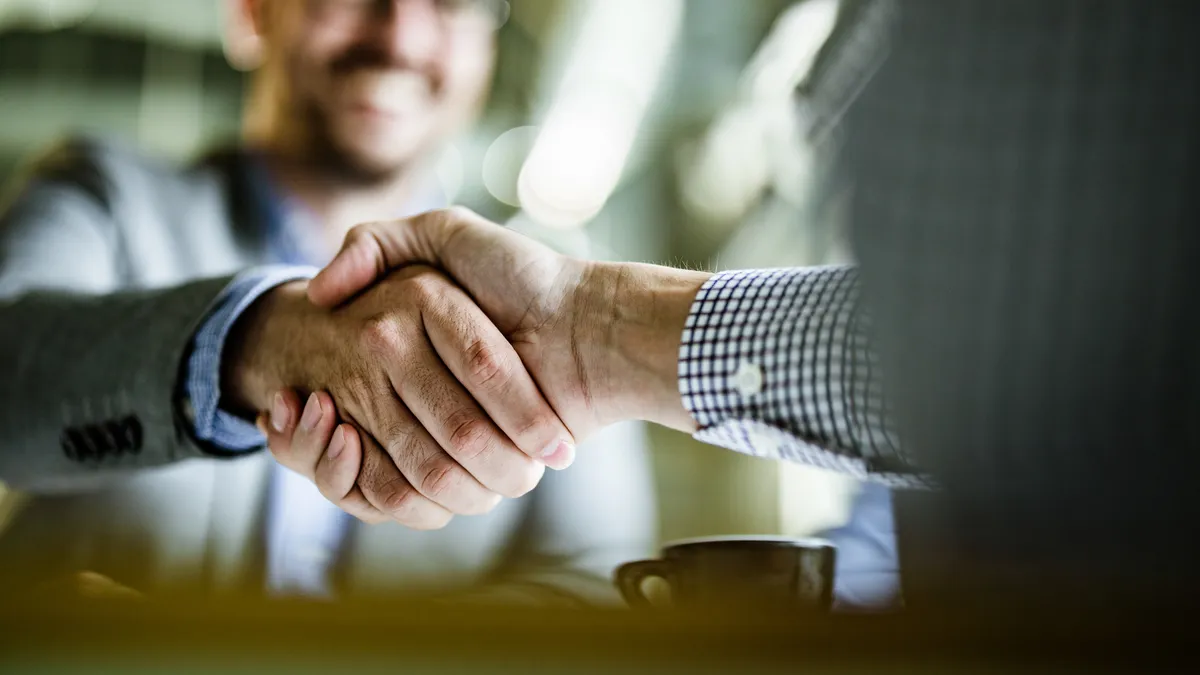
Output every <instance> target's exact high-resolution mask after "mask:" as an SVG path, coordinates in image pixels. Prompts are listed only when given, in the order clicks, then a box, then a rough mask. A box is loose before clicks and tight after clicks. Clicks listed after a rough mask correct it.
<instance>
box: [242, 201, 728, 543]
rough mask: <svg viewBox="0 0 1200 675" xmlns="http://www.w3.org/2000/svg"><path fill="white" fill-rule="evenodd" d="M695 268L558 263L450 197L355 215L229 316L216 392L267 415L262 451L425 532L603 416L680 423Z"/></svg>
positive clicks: (557, 459) (556, 465)
mask: <svg viewBox="0 0 1200 675" xmlns="http://www.w3.org/2000/svg"><path fill="white" fill-rule="evenodd" d="M706 279H707V275H705V274H699V273H694V272H682V271H679V270H671V269H667V268H661V267H654V266H650V265H636V264H611V263H594V262H587V261H583V260H577V259H573V258H569V257H566V256H563V255H560V254H558V253H556V252H555V251H553V250H551V249H550V248H548V247H546V246H543V245H541V244H539V243H537V242H535V241H533V240H531V239H528V238H526V237H524V236H522V235H520V234H517V233H515V232H512V231H509V230H506V229H505V228H503V227H500V226H498V225H495V224H493V223H490V222H488V221H486V220H484V219H483V218H481V217H479V216H477V215H475V214H474V213H472V212H470V211H467V210H464V209H457V208H456V209H449V210H445V211H436V212H431V213H427V214H424V215H421V216H417V217H415V218H412V219H408V220H402V221H393V222H381V223H371V224H366V225H360V226H358V227H356V228H354V229H353V230H351V232H350V234H349V235H348V237H347V239H346V242H345V244H344V246H343V247H342V250H341V251H340V252H339V253H338V255H337V256H336V257H335V258H334V260H333V261H332V262H331V263H330V264H329V266H328V267H326V268H325V269H324V270H322V271H321V272H320V274H318V275H317V276H316V278H314V279H313V280H312V281H311V282H297V283H291V284H285V285H283V286H280V287H278V288H276V289H274V290H272V291H270V292H269V293H267V294H266V295H264V296H262V297H261V298H259V300H258V301H257V302H256V303H255V304H254V305H253V306H252V307H251V309H250V310H249V311H247V312H246V313H245V314H243V315H242V317H241V318H240V319H239V321H238V323H237V325H235V326H234V329H233V333H232V334H231V335H230V338H229V340H228V341H227V343H226V344H227V348H226V350H227V353H226V354H225V355H224V358H223V361H222V374H221V382H222V398H223V399H224V400H225V401H226V407H232V408H235V409H237V410H240V411H244V412H246V413H251V411H269V412H263V413H259V414H258V422H259V427H260V428H261V429H262V430H263V431H264V433H266V434H267V438H268V444H269V446H270V448H271V452H272V453H273V454H274V455H275V457H276V459H277V460H278V461H279V462H280V463H281V464H283V465H285V466H287V467H288V468H290V469H292V470H294V471H296V472H298V473H300V474H301V475H304V476H307V477H309V478H310V479H312V480H313V481H314V482H315V483H316V485H317V487H318V488H319V489H320V490H321V493H322V494H323V495H324V496H325V497H326V498H327V499H329V500H330V501H332V502H333V503H335V504H337V505H338V506H339V507H340V508H342V509H343V510H345V511H346V512H347V513H350V514H351V515H353V516H355V517H357V518H359V519H361V520H363V521H365V522H372V523H374V522H382V521H386V520H396V521H398V522H400V523H402V524H404V525H407V526H409V527H412V528H416V529H436V528H440V527H443V526H445V525H446V524H447V523H448V522H449V521H450V519H451V518H452V517H453V516H454V515H455V514H462V515H468V514H480V513H485V512H487V511H489V510H491V509H492V508H493V507H495V506H496V505H497V504H498V503H499V502H500V500H501V499H502V498H504V497H519V496H521V495H523V494H525V493H527V492H528V491H530V490H532V489H533V488H534V487H536V486H537V484H538V482H539V481H540V479H541V477H542V474H543V472H544V471H545V468H546V467H550V468H551V469H559V470H561V469H565V468H567V467H568V466H569V465H570V464H571V462H572V461H573V459H574V456H575V446H576V443H578V442H580V441H582V440H584V439H585V438H586V437H587V436H588V435H589V434H591V433H593V432H594V431H596V430H598V429H600V428H602V427H604V426H606V425H608V424H611V423H614V422H618V421H622V420H628V419H644V420H649V421H654V422H658V423H661V424H665V425H667V426H671V427H674V428H678V429H683V430H690V429H693V428H694V422H693V421H692V420H691V418H690V416H689V415H688V414H687V412H686V411H685V410H684V408H683V404H682V401H681V398H680V395H679V391H678V385H677V381H676V377H677V355H678V350H679V343H680V336H681V334H682V331H683V327H684V323H685V321H686V317H687V314H688V310H689V308H690V306H691V302H692V300H693V298H694V297H695V295H696V293H697V292H698V291H699V289H700V287H701V286H702V285H703V284H704V282H705V280H706ZM297 392H304V393H306V394H307V400H306V402H305V403H304V404H303V406H301V402H300V395H299V394H298V393H297Z"/></svg>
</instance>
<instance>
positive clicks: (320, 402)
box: [267, 391, 337, 480]
mask: <svg viewBox="0 0 1200 675" xmlns="http://www.w3.org/2000/svg"><path fill="white" fill-rule="evenodd" d="M287 394H290V395H291V396H292V397H294V396H295V393H294V392H291V391H288V392H287ZM281 398H282V399H283V400H284V401H285V402H286V401H288V396H287V395H283V396H282V397H281ZM289 405H290V402H289ZM288 416H289V419H290V420H295V423H294V424H293V426H291V427H290V428H289V429H287V430H286V431H284V432H280V431H278V430H276V429H275V428H274V427H271V428H269V429H268V431H267V445H268V447H270V448H271V452H272V454H274V455H275V459H276V460H277V461H278V462H279V463H280V464H282V465H284V466H286V467H287V468H289V469H291V470H292V471H295V472H296V473H298V474H300V475H301V476H304V477H305V478H308V479H309V480H313V476H314V474H315V472H316V467H317V462H319V461H320V460H321V456H322V455H324V454H325V449H326V447H327V446H328V445H329V440H330V438H331V437H332V436H333V429H334V427H335V426H337V408H336V407H335V406H334V404H333V399H332V398H330V396H329V394H327V393H325V392H313V393H312V394H309V396H308V401H307V402H305V404H304V409H303V410H302V411H301V412H300V413H299V414H296V412H295V411H294V410H291V411H289V413H288ZM272 417H274V415H272ZM289 434H290V435H289ZM277 448H278V449H277Z"/></svg>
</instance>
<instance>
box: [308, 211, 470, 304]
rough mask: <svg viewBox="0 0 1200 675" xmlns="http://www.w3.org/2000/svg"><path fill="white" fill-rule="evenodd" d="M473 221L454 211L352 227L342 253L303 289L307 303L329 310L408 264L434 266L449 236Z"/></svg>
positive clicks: (467, 214)
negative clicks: (310, 302) (306, 296)
mask: <svg viewBox="0 0 1200 675" xmlns="http://www.w3.org/2000/svg"><path fill="white" fill-rule="evenodd" d="M478 218H479V217H478V216H476V215H475V214H474V213H472V212H470V211H468V210H467V209H463V208H460V207H454V208H449V209H445V210H442V211H430V212H428V213H423V214H421V215H419V216H414V217H412V218H406V219H403V220H391V221H382V222H377V223H365V224H363V225H357V226H355V227H354V228H353V229H351V230H350V232H349V233H348V234H347V235H346V241H345V243H343V244H342V250H341V251H339V252H338V254H337V255H336V256H335V257H334V259H333V261H332V262H330V263H329V265H327V266H326V267H325V269H323V270H321V272H320V274H318V275H317V276H316V277H315V278H313V280H312V281H311V282H310V283H309V285H308V299H309V300H312V302H313V304H315V305H318V306H320V307H334V306H337V305H340V304H341V303H343V302H345V301H347V300H349V299H350V298H351V297H353V296H354V295H355V294H356V293H359V292H361V291H363V290H364V289H366V288H367V287H368V286H370V285H371V284H373V283H375V282H376V281H378V280H379V279H380V278H382V277H384V276H386V275H387V274H388V272H391V271H392V270H394V269H397V268H399V267H403V266H405V265H411V264H414V263H425V264H428V265H440V264H441V262H442V253H443V251H442V249H443V248H444V247H445V245H446V244H447V242H449V241H450V240H451V239H452V238H453V234H454V233H455V232H456V231H457V230H459V229H461V228H462V227H463V226H464V225H466V224H467V223H470V222H472V221H473V220H475V219H478Z"/></svg>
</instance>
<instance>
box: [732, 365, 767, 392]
mask: <svg viewBox="0 0 1200 675" xmlns="http://www.w3.org/2000/svg"><path fill="white" fill-rule="evenodd" d="M733 383H734V387H735V388H737V391H738V393H739V394H741V395H742V396H743V397H745V398H749V397H751V396H754V395H756V394H761V393H762V390H763V371H762V368H760V367H759V366H758V364H754V363H743V364H742V366H741V367H740V368H738V371H737V374H736V375H734V376H733Z"/></svg>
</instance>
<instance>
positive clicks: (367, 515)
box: [313, 424, 389, 524]
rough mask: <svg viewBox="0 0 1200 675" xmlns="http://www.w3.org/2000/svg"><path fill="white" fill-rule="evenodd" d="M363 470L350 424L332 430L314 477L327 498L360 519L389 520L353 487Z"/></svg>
mask: <svg viewBox="0 0 1200 675" xmlns="http://www.w3.org/2000/svg"><path fill="white" fill-rule="evenodd" d="M361 470H362V445H361V442H360V441H359V438H358V432H357V431H355V430H354V427H353V426H351V425H349V424H342V425H339V426H338V427H337V429H335V430H334V432H333V434H332V435H331V438H330V440H329V445H328V447H327V448H326V450H325V452H324V453H323V454H322V455H321V460H320V461H319V462H317V468H316V474H315V476H314V478H313V480H314V482H315V483H316V484H317V489H319V490H320V491H321V494H322V495H324V497H325V498H326V499H328V500H329V501H331V502H333V503H334V504H336V505H337V506H338V507H339V508H341V509H342V510H343V511H345V512H346V513H349V514H350V515H352V516H354V517H355V518H358V519H359V520H361V521H363V522H365V523H370V524H376V523H382V522H385V521H387V520H389V518H388V517H387V516H386V515H384V514H383V512H382V511H380V510H379V509H377V508H375V507H374V506H372V505H371V503H370V502H368V501H367V498H366V496H364V495H363V493H362V490H360V489H359V488H358V486H357V485H356V484H355V483H356V481H357V480H358V474H359V472H360V471H361Z"/></svg>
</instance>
